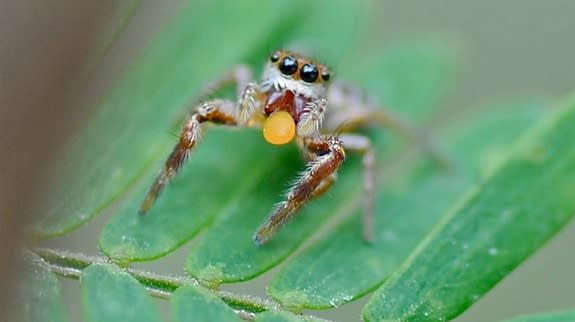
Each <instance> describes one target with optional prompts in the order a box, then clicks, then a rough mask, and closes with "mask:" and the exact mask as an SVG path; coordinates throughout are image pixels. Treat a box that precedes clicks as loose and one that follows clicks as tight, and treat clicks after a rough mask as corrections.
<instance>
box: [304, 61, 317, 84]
mask: <svg viewBox="0 0 575 322" xmlns="http://www.w3.org/2000/svg"><path fill="white" fill-rule="evenodd" d="M299 76H300V77H301V79H302V80H303V81H304V82H306V83H313V82H315V81H316V80H317V76H318V71H317V68H316V67H315V66H314V65H311V64H305V65H303V67H302V68H301V71H300V73H299Z"/></svg>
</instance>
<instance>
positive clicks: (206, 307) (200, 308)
mask: <svg viewBox="0 0 575 322" xmlns="http://www.w3.org/2000/svg"><path fill="white" fill-rule="evenodd" d="M171 301H172V316H173V319H174V322H186V321H191V320H193V321H197V322H204V321H205V322H211V321H222V322H227V321H230V322H240V321H241V319H240V318H239V317H238V316H237V315H236V314H235V313H234V311H233V310H232V309H231V308H230V307H229V306H227V305H226V303H224V302H223V301H222V300H221V299H219V298H218V297H216V296H215V295H214V294H212V293H210V292H208V291H206V290H203V289H199V288H195V287H191V286H182V287H180V288H178V289H177V290H176V292H174V295H173V296H172V299H171Z"/></svg>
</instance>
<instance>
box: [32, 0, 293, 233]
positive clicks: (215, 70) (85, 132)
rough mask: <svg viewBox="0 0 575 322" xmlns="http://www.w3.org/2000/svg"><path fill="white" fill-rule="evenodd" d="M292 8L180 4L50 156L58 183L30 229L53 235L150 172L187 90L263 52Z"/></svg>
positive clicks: (255, 3) (186, 100) (97, 209)
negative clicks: (62, 148) (59, 153)
mask: <svg viewBox="0 0 575 322" xmlns="http://www.w3.org/2000/svg"><path fill="white" fill-rule="evenodd" d="M296 7H297V2H295V1H294V2H278V1H267V2H264V3H261V2H260V1H254V0H251V1H243V2H241V3H240V2H235V1H233V2H225V4H224V1H211V0H201V1H193V2H191V3H190V4H189V5H187V6H186V7H185V8H184V9H182V10H181V13H180V14H179V15H178V16H177V17H176V18H174V20H173V22H172V23H171V24H170V25H169V26H167V27H166V28H165V29H164V30H163V32H161V33H160V34H159V35H158V36H157V37H155V38H154V39H153V40H152V41H151V42H150V45H149V47H148V48H147V49H146V50H144V53H143V54H142V55H141V56H140V57H139V58H138V59H136V61H135V62H134V63H132V64H130V65H129V66H128V67H127V68H126V73H125V75H124V76H122V77H121V79H119V80H118V81H116V82H115V83H114V85H113V87H112V89H111V90H110V91H109V93H108V94H106V96H105V97H104V98H103V99H102V101H101V102H100V103H99V104H98V106H97V107H96V108H95V109H94V112H93V115H91V117H90V121H89V122H88V123H87V124H85V125H84V127H83V128H82V131H81V133H78V134H77V135H76V136H75V138H74V141H73V142H72V144H71V146H70V148H69V149H68V150H67V153H66V155H65V156H64V157H63V159H62V160H61V161H60V162H59V163H58V167H57V169H56V171H55V174H54V178H55V180H56V182H57V183H55V184H54V185H55V186H56V187H57V188H58V189H54V190H56V193H52V195H51V201H52V204H51V206H50V208H49V210H48V211H46V213H45V216H44V218H43V220H40V221H39V223H38V224H37V225H36V231H37V234H38V235H40V236H55V235H61V234H63V233H66V232H68V231H70V230H72V229H74V228H76V227H78V226H80V225H82V224H83V223H85V222H87V221H88V220H90V219H91V218H92V217H93V216H95V215H96V214H98V213H101V211H102V210H103V209H105V208H106V207H107V206H108V205H110V203H111V202H113V201H114V200H116V199H117V198H118V197H119V196H120V195H122V194H123V193H125V192H126V190H127V189H128V188H129V187H131V186H132V185H133V183H134V182H135V181H136V180H137V179H138V178H141V177H142V176H143V175H144V174H146V173H149V172H150V171H156V170H155V169H153V170H152V169H150V168H151V166H152V165H156V164H157V162H156V161H157V160H158V159H159V158H163V157H164V156H165V154H166V153H167V149H168V147H169V146H170V143H169V141H170V140H171V139H172V138H171V136H170V135H169V131H170V129H171V127H172V124H173V122H174V118H175V117H176V115H177V114H178V112H180V113H181V109H182V108H185V106H186V105H187V104H189V99H190V97H192V96H193V94H194V93H195V92H196V91H197V90H198V89H199V88H200V87H201V85H202V84H203V83H205V82H207V81H210V80H213V79H215V78H216V77H217V75H222V74H223V72H224V71H225V70H226V69H229V68H231V66H233V65H234V64H238V63H239V62H241V61H242V57H245V56H247V55H248V54H250V55H251V56H258V55H259V56H258V57H261V55H263V54H262V53H254V52H252V50H253V48H256V47H257V48H261V44H270V43H271V44H278V43H280V42H281V41H282V40H283V39H284V38H282V36H281V34H279V35H278V34H277V33H278V32H279V33H281V32H283V30H284V29H285V28H286V27H285V26H284V24H286V23H287V24H289V21H292V22H293V21H294V19H295V18H294V15H293V14H292V10H295V9H296ZM246 12H250V14H249V15H246ZM254 16H257V17H259V18H258V19H253V17H254ZM212 17H218V19H217V20H215V19H213V18H212ZM290 19H291V20H290ZM221 21H226V23H221ZM237 26H242V27H241V28H238V27H237ZM206 30H209V33H208V32H203V31H206ZM270 39H273V41H269V40H270ZM223 44H225V46H223ZM262 50H263V48H262ZM266 50H267V49H266Z"/></svg>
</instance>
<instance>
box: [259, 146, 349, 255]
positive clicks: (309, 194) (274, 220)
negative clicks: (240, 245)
mask: <svg viewBox="0 0 575 322" xmlns="http://www.w3.org/2000/svg"><path fill="white" fill-rule="evenodd" d="M304 147H305V148H306V149H308V150H309V152H311V153H314V154H315V155H316V156H317V157H316V158H315V159H313V160H312V161H310V162H309V165H308V168H307V169H306V170H305V171H304V172H303V173H302V175H301V176H300V178H299V179H298V180H297V181H296V183H295V184H294V185H293V186H292V187H291V188H290V189H289V191H288V193H287V195H286V199H285V200H284V201H282V202H280V203H279V204H278V205H277V206H276V208H275V210H274V211H273V212H272V214H271V215H270V217H269V218H268V219H267V221H266V222H265V223H264V224H263V225H262V226H261V227H260V228H259V229H258V230H257V231H256V233H255V234H254V241H255V243H256V244H258V245H262V244H264V243H266V242H267V241H268V240H269V239H270V238H271V237H272V236H273V235H274V234H275V233H276V232H277V231H278V230H279V229H280V228H281V227H282V226H283V225H284V224H285V223H286V222H287V221H289V220H290V219H291V218H292V217H293V216H294V215H295V214H296V213H297V211H298V210H299V209H300V208H301V207H302V206H303V205H304V204H305V203H306V202H307V201H308V200H310V199H311V198H313V197H314V196H316V195H317V194H315V193H314V192H315V191H316V189H318V188H320V189H321V190H322V191H321V192H322V193H323V192H325V191H327V188H329V187H330V186H331V183H329V182H328V183H327V185H325V184H322V182H324V180H326V179H327V178H330V177H331V176H332V175H333V174H334V173H335V172H336V171H337V170H338V169H339V167H340V165H341V164H342V163H343V161H344V159H345V151H344V149H343V146H342V144H341V141H340V140H339V139H338V138H337V137H333V136H322V137H316V138H305V139H304ZM327 180H328V181H329V180H331V179H327Z"/></svg>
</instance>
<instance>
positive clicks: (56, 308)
mask: <svg viewBox="0 0 575 322" xmlns="http://www.w3.org/2000/svg"><path fill="white" fill-rule="evenodd" d="M23 257H24V260H23V261H22V262H23V263H22V264H21V266H22V268H23V271H22V272H21V273H22V276H21V277H20V280H19V285H18V297H16V299H17V300H15V301H14V303H11V304H12V305H10V307H11V308H15V309H16V311H15V312H13V313H14V314H15V315H18V317H19V319H18V321H24V322H65V321H68V317H67V314H66V309H65V306H64V299H63V297H62V290H61V287H60V283H59V282H58V279H57V278H56V276H55V275H54V274H53V273H52V271H51V270H50V266H49V265H48V264H47V263H46V262H44V260H43V259H42V258H40V257H38V255H36V254H34V253H32V252H29V251H26V252H24V253H23Z"/></svg>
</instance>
